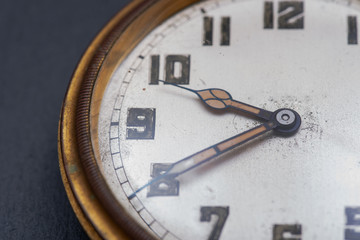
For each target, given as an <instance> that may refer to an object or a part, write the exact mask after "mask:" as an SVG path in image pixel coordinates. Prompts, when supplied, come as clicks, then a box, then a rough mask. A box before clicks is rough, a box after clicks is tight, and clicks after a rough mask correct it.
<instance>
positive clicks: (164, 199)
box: [58, 0, 360, 240]
mask: <svg viewBox="0 0 360 240" xmlns="http://www.w3.org/2000/svg"><path fill="white" fill-rule="evenodd" d="M359 21H360V1H350V0H347V1H345V0H337V1H335V0H334V1H331V0H305V1H301V0H296V1H295V0H291V1H289V0H287V1H282V0H276V1H270V0H269V1H259V0H208V1H199V0H148V1H145V0H134V1H132V2H131V3H130V4H129V5H128V6H127V7H126V8H124V9H123V10H121V11H120V12H119V13H118V14H117V15H116V16H115V17H114V18H113V19H112V20H111V21H110V22H109V23H108V24H107V25H106V26H105V27H104V28H103V30H102V31H101V32H100V34H99V35H98V36H97V37H96V38H95V39H94V40H93V42H92V43H91V45H90V46H89V48H88V50H87V51H86V52H85V54H84V56H83V58H82V59H81V61H80V63H79V65H78V67H77V68H76V70H75V72H74V75H73V78H72V80H71V82H70V85H69V88H68V91H67V94H66V97H65V100H64V104H63V108H62V112H61V119H60V126H59V144H58V146H59V159H60V169H61V173H62V178H63V182H64V185H65V188H66V191H67V194H68V197H69V200H70V202H71V204H72V207H73V209H74V211H75V213H76V215H77V217H78V219H79V220H80V222H81V224H82V226H83V227H84V229H85V230H86V232H87V234H88V235H89V236H90V237H91V238H93V239H99V238H104V239H164V240H169V239H185V240H188V239H245V240H263V239H264V240H265V239H268V240H270V239H272V240H280V239H282V240H294V239H303V240H315V239H320V240H323V239H327V240H332V239H334V240H335V239H336V240H338V239H344V240H350V239H360V147H359V146H360V138H359V135H360V128H359V127H358V125H359V124H358V122H359V119H360V111H359V104H360V94H359V91H360V80H359V76H360V46H359V45H358V37H359V33H358V24H359V23H358V22H359Z"/></svg>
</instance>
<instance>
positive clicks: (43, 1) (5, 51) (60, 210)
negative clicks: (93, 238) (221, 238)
mask: <svg viewBox="0 0 360 240" xmlns="http://www.w3.org/2000/svg"><path fill="white" fill-rule="evenodd" d="M128 2H130V0H77V1H70V0H63V1H49V0H35V1H28V0H14V1H5V2H2V4H1V7H0V29H1V35H0V36H1V37H0V48H1V50H0V56H1V57H0V79H1V80H0V81H1V85H0V109H1V117H0V131H1V134H0V239H87V236H86V234H85V232H84V231H83V230H82V228H81V226H80V224H79V222H78V220H77V219H76V216H75V214H74V213H73V211H72V209H71V206H70V204H69V202H68V199H67V196H66V193H65V190H64V187H63V184H62V181H61V177H60V172H59V166H58V156H57V126H58V119H59V113H60V108H61V104H62V100H63V98H64V94H65V91H66V88H67V85H68V83H69V80H70V77H71V74H72V72H73V70H74V68H75V66H76V64H77V62H78V61H79V59H80V57H81V55H82V53H83V52H84V51H85V49H86V48H87V46H88V44H89V43H90V42H91V40H92V39H93V38H94V37H95V35H96V34H97V32H99V30H100V29H101V28H102V26H104V25H105V23H106V22H107V21H108V20H109V19H110V18H111V17H112V16H113V15H114V14H115V13H116V12H117V11H118V10H120V9H121V8H122V7H123V6H125V5H126V4H127V3H128Z"/></svg>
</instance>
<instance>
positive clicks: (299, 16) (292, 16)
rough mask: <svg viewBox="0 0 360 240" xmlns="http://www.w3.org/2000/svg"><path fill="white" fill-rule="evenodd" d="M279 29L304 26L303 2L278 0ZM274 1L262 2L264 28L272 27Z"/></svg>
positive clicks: (301, 27)
mask: <svg viewBox="0 0 360 240" xmlns="http://www.w3.org/2000/svg"><path fill="white" fill-rule="evenodd" d="M277 14H278V15H277V22H278V28H279V29H303V28H304V3H303V2H302V1H280V2H279V6H278V12H277ZM274 16H275V14H274V3H273V2H272V1H271V2H270V1H266V2H265V3H264V28H265V29H273V28H274Z"/></svg>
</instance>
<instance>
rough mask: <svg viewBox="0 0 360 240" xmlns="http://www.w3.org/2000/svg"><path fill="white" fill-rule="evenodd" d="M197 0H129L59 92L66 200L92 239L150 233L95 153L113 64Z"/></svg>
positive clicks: (149, 236)
mask: <svg viewBox="0 0 360 240" xmlns="http://www.w3.org/2000/svg"><path fill="white" fill-rule="evenodd" d="M199 1H200V0H133V1H132V2H131V3H130V4H129V5H128V6H127V7H126V8H124V9H123V10H122V11H120V12H119V13H118V14H117V15H116V16H115V17H114V18H113V19H112V20H111V21H110V22H109V23H108V24H107V25H106V26H105V27H104V28H103V29H102V31H101V32H100V33H99V34H98V36H97V37H96V38H95V39H94V40H93V42H92V43H91V44H90V46H89V47H88V49H87V51H86V52H85V53H84V55H83V57H82V59H81V61H80V62H79V64H78V66H77V68H76V70H75V72H74V74H73V77H72V79H71V82H70V85H69V88H68V91H67V93H66V96H65V100H64V103H63V108H62V111H61V118H60V123H59V133H58V152H59V164H60V171H61V175H62V179H63V183H64V186H65V189H66V192H67V195H68V198H69V201H70V203H71V205H72V207H73V209H74V212H75V214H76V215H77V217H78V219H79V221H80V223H81V224H82V226H83V228H84V229H85V231H86V232H87V234H88V235H89V236H90V237H91V238H92V239H101V238H104V239H124V240H125V239H132V238H134V239H153V238H154V237H153V235H152V234H150V233H149V232H148V231H147V230H144V229H142V228H141V227H140V226H139V225H137V224H136V223H135V222H134V221H133V220H132V218H130V217H129V216H128V215H127V214H126V213H125V211H124V210H123V209H122V207H121V206H120V205H119V204H118V203H117V202H116V201H115V197H114V196H113V194H112V192H111V191H110V189H109V187H108V186H107V185H106V183H105V180H104V179H103V176H102V175H101V172H100V170H99V166H98V165H97V161H96V159H99V147H98V138H97V136H98V132H97V126H98V125H97V124H98V115H99V110H100V104H101V101H102V97H103V94H104V91H105V88H106V86H107V84H108V81H109V79H110V77H111V75H112V74H113V71H114V70H115V69H116V67H117V66H119V64H120V63H121V62H122V61H123V60H124V59H125V58H126V56H127V55H128V54H129V53H130V52H131V51H132V49H133V48H134V47H135V46H136V45H137V44H138V43H139V42H140V41H141V40H142V39H143V38H144V37H145V36H146V35H147V34H148V33H150V32H151V31H152V30H153V29H154V28H155V27H156V26H158V25H159V24H161V23H162V22H163V21H165V20H166V19H167V18H169V17H170V16H172V15H174V14H175V13H177V12H178V11H180V10H182V9H184V8H185V7H188V6H189V5H191V4H193V3H196V2H199Z"/></svg>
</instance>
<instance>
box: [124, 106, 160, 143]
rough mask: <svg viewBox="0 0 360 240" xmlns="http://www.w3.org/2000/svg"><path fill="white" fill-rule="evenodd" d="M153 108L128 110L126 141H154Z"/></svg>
mask: <svg viewBox="0 0 360 240" xmlns="http://www.w3.org/2000/svg"><path fill="white" fill-rule="evenodd" d="M155 110H156V109H155V108H129V109H128V114H127V121H126V126H127V128H126V139H137V140H139V139H154V136H155Z"/></svg>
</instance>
